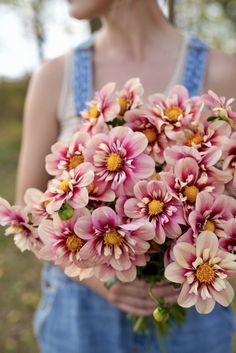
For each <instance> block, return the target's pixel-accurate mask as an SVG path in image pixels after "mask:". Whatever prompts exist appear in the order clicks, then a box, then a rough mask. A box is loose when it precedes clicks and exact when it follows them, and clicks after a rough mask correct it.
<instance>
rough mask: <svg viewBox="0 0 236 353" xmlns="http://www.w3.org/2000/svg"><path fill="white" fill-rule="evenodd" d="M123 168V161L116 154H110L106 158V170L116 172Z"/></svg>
mask: <svg viewBox="0 0 236 353" xmlns="http://www.w3.org/2000/svg"><path fill="white" fill-rule="evenodd" d="M122 166H123V159H122V158H121V156H120V155H119V154H118V153H115V152H112V153H111V154H110V155H109V157H108V158H107V170H109V171H110V172H116V171H117V170H119V169H120V168H121V167H122Z"/></svg>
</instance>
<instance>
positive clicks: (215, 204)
mask: <svg viewBox="0 0 236 353" xmlns="http://www.w3.org/2000/svg"><path fill="white" fill-rule="evenodd" d="M228 204H229V197H228V196H226V195H215V196H213V195H210V194H209V193H208V192H205V191H202V192H200V193H199V194H198V195H197V199H196V205H195V210H194V211H192V212H191V213H190V215H189V217H188V223H189V224H190V226H191V228H192V229H193V232H194V234H196V235H197V234H198V233H200V232H202V231H211V232H213V233H215V234H216V235H217V236H218V238H222V237H226V233H225V229H224V228H225V224H226V222H227V221H228V220H229V219H230V218H232V213H231V212H230V210H229V208H228Z"/></svg>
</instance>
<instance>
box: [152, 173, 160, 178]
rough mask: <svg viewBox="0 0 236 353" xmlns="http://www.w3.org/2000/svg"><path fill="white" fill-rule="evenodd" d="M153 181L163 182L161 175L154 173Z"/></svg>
mask: <svg viewBox="0 0 236 353" xmlns="http://www.w3.org/2000/svg"><path fill="white" fill-rule="evenodd" d="M152 180H161V176H160V173H154V174H153V175H152Z"/></svg>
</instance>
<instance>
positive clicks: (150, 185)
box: [124, 180, 185, 244]
mask: <svg viewBox="0 0 236 353" xmlns="http://www.w3.org/2000/svg"><path fill="white" fill-rule="evenodd" d="M134 195H135V197H134V198H130V199H129V200H127V201H126V203H125V205H124V211H125V214H126V215H127V216H128V217H130V218H132V219H136V220H139V221H147V222H150V223H151V224H153V226H154V228H155V230H156V236H155V238H154V240H155V241H156V242H157V243H158V244H163V243H164V242H165V239H166V237H168V238H172V239H174V238H177V237H179V236H180V235H181V233H182V230H181V227H180V225H181V224H185V220H184V216H183V209H182V205H181V203H180V202H179V201H178V200H177V199H176V198H175V197H174V196H173V194H171V193H170V192H169V190H168V188H167V186H166V185H165V184H164V183H163V182H161V181H156V180H151V181H140V182H139V183H138V184H136V185H135V187H134Z"/></svg>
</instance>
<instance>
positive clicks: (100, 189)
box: [87, 176, 116, 202]
mask: <svg viewBox="0 0 236 353" xmlns="http://www.w3.org/2000/svg"><path fill="white" fill-rule="evenodd" d="M87 188H88V193H89V199H90V200H95V201H102V202H113V201H114V200H115V198H116V194H115V192H114V191H113V190H111V189H110V187H108V185H107V184H106V183H104V182H102V181H101V180H99V178H98V177H97V176H95V177H94V180H93V182H92V183H91V184H90V185H89V186H88V187H87Z"/></svg>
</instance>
